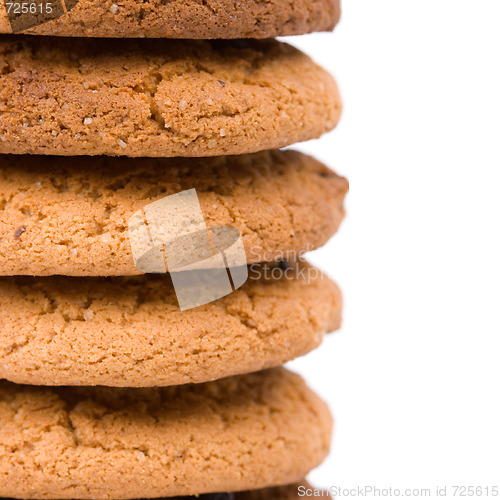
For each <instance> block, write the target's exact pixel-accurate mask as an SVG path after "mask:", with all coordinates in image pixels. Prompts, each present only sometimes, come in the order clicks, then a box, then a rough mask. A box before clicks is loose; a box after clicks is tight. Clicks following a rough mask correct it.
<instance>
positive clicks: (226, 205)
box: [0, 151, 348, 276]
mask: <svg viewBox="0 0 500 500" xmlns="http://www.w3.org/2000/svg"><path fill="white" fill-rule="evenodd" d="M192 188H195V189H196V191H197V194H198V198H199V200H200V205H201V208H202V211H203V214H204V216H205V221H206V223H207V225H208V226H209V227H211V226H219V225H229V226H234V227H236V228H237V229H239V230H240V232H241V235H242V240H243V243H244V245H245V249H246V254H247V262H248V263H249V264H251V263H255V262H263V261H271V260H275V259H280V258H284V259H289V258H291V257H293V256H294V255H297V254H298V253H299V252H302V251H305V250H313V249H314V248H317V247H319V246H321V245H322V244H324V243H325V242H326V241H327V240H328V238H329V237H330V236H331V235H332V234H333V233H335V231H336V230H337V228H338V227H339V225H340V222H341V220H342V218H343V216H344V208H343V199H344V196H345V194H346V192H347V189H348V183H347V181H346V180H345V179H344V178H343V177H339V176H338V175H336V174H335V173H333V172H332V171H331V170H329V169H328V168H326V167H325V166H324V165H322V164H321V163H319V162H318V161H316V160H314V159H313V158H311V157H309V156H305V155H302V154H300V153H297V152H295V151H265V152H261V153H257V154H252V155H242V156H231V157H217V158H201V159H194V158H191V159H189V158H185V159H178V158H177V159H149V158H148V159H146V158H140V159H139V158H136V159H133V158H120V159H118V158H109V157H97V158H86V157H79V158H70V159H68V158H61V157H45V156H39V157H21V156H14V155H11V156H0V209H1V211H2V217H0V274H1V275H4V276H6V275H35V276H40V275H54V274H63V275H70V276H128V275H134V274H140V273H139V271H138V270H137V268H136V266H135V264H134V260H133V257H132V251H131V246H130V240H129V233H128V220H129V218H130V217H131V216H132V214H134V213H135V212H136V211H137V210H140V209H142V208H144V206H146V205H147V204H149V203H151V202H153V201H155V200H158V199H160V198H163V197H165V196H168V195H170V194H174V193H177V192H180V191H183V190H187V189H192Z"/></svg>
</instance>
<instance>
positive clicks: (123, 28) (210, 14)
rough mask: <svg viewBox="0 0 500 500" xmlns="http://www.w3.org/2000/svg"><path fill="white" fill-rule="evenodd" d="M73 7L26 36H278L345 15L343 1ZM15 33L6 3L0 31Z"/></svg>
mask: <svg viewBox="0 0 500 500" xmlns="http://www.w3.org/2000/svg"><path fill="white" fill-rule="evenodd" d="M68 4H70V5H68ZM72 4H76V5H75V6H74V7H73V8H72V9H71V10H70V11H69V12H68V13H66V14H64V15H63V16H61V17H59V18H58V19H55V20H53V21H49V22H47V23H45V24H41V25H39V26H36V27H34V28H31V29H28V30H26V31H24V33H29V34H35V35H57V36H78V37H117V38H128V37H148V38H191V39H210V38H274V37H276V36H287V35H301V34H304V33H311V32H313V31H329V30H332V29H333V27H334V26H335V25H336V24H337V22H338V20H339V17H340V0H278V1H273V2H262V1H259V0H210V1H203V0H172V1H169V2H162V1H160V0H145V1H144V2H135V1H134V0H120V1H116V0H80V1H77V0H76V1H75V0H73V1H69V2H68V1H66V7H70V6H71V5H72ZM39 17H40V16H39ZM42 21H44V19H43V18H40V20H39V22H42ZM11 32H12V28H11V25H10V23H9V20H8V17H7V11H6V8H5V5H4V3H3V2H2V3H0V33H11Z"/></svg>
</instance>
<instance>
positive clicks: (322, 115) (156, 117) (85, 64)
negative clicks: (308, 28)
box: [0, 36, 341, 157]
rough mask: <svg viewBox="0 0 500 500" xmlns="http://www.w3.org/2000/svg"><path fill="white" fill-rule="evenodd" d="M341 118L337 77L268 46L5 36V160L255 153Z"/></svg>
mask: <svg viewBox="0 0 500 500" xmlns="http://www.w3.org/2000/svg"><path fill="white" fill-rule="evenodd" d="M340 111H341V103H340V99H339V94H338V90H337V87H336V84H335V81H334V80H333V78H332V77H331V76H330V75H329V74H328V73H327V72H326V71H324V70H323V69H321V68H320V67H319V66H317V65H316V64H315V63H313V62H312V60H311V59H310V58H309V57H307V56H306V55H304V54H303V53H301V52H299V51H298V50H297V49H295V48H293V47H291V46H289V45H286V44H284V43H280V42H277V41H275V40H263V41H212V42H210V41H176V40H106V39H105V40H103V39H88V40H85V39H65V40H64V41H61V39H58V38H38V37H36V38H35V37H24V38H19V37H18V38H14V37H11V36H4V37H3V38H0V153H15V154H26V153H33V154H50V155H100V154H103V155H111V156H117V155H121V156H134V157H136V156H148V157H174V156H196V157H199V156H215V155H231V154H242V153H251V152H256V151H261V150H264V149H272V148H280V147H283V146H287V145H289V144H293V143H295V142H299V141H305V140H308V139H313V138H316V137H319V136H320V135H321V134H323V133H324V132H327V131H328V130H331V129H332V128H333V127H334V126H335V125H336V123H337V121H338V119H339V115H340Z"/></svg>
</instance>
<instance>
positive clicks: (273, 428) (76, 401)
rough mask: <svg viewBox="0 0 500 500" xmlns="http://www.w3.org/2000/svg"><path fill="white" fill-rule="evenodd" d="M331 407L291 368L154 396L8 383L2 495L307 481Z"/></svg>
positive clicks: (0, 410)
mask: <svg viewBox="0 0 500 500" xmlns="http://www.w3.org/2000/svg"><path fill="white" fill-rule="evenodd" d="M331 427H332V420H331V416H330V413H329V411H328V408H327V406H326V404H325V403H324V402H323V401H321V400H320V399H319V398H318V397H317V396H316V395H315V394H314V393H313V392H312V391H311V390H310V389H309V388H308V387H307V386H306V385H305V383H304V381H303V380H302V379H301V378H300V377H299V376H298V375H295V374H293V373H290V372H288V371H287V370H285V369H283V368H277V369H271V370H268V371H263V372H259V373H256V374H251V375H244V376H239V377H232V378H226V379H223V380H220V381H217V382H210V383H206V384H193V385H187V386H179V387H169V388H163V389H160V388H154V389H111V388H88V387H87V388H50V389H49V388H41V387H33V386H18V385H15V384H11V383H10V382H0V477H1V478H2V481H0V496H2V497H14V498H15V497H17V498H26V499H30V498H33V499H37V498H39V499H59V498H60V499H67V498H74V499H127V498H154V497H169V496H179V495H195V494H201V493H210V492H217V491H243V490H248V489H249V488H265V487H269V486H279V485H286V484H290V483H294V482H296V481H300V480H301V479H302V478H303V477H304V476H305V475H306V474H307V473H308V472H309V471H310V470H311V469H312V468H314V467H315V466H317V465H319V463H320V462H321V461H322V460H323V459H324V458H325V456H326V455H327V453H328V449H329V443H330V435H331Z"/></svg>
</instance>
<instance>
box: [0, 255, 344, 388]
mask: <svg viewBox="0 0 500 500" xmlns="http://www.w3.org/2000/svg"><path fill="white" fill-rule="evenodd" d="M276 271H277V272H276ZM285 271H286V273H285ZM249 276H250V278H249V280H248V281H247V282H246V283H245V284H244V285H243V287H242V288H240V289H238V290H236V291H234V292H233V293H231V294H229V295H227V296H226V297H223V298H221V299H219V300H217V301H215V302H211V303H209V304H206V305H204V306H199V307H196V308H194V309H190V310H188V311H180V310H179V308H178V306H177V299H176V296H175V292H174V289H173V287H172V284H171V281H170V279H169V278H168V275H148V276H139V277H130V278H121V277H120V278H67V277H46V278H30V277H14V278H0V324H1V325H2V329H1V333H0V379H1V378H4V379H7V380H10V381H12V382H17V383H24V384H35V385H103V386H119V387H150V386H166V385H179V384H185V383H189V382H206V381H211V380H215V379H219V378H222V377H226V376H229V375H238V374H242V373H249V372H254V371H258V370H262V369H264V368H270V367H273V366H279V365H282V364H284V363H286V362H287V361H290V360H292V359H294V358H296V357H298V356H301V355H303V354H306V353H307V352H309V351H311V350H312V349H314V348H316V347H317V346H318V345H319V344H320V343H321V341H322V339H323V334H324V333H327V332H330V331H332V330H336V329H337V328H339V326H340V321H341V307H342V297H341V293H340V291H339V289H338V287H337V286H336V285H335V284H334V283H333V282H332V281H330V280H329V279H328V278H327V277H326V276H324V275H322V274H321V273H320V272H319V271H318V270H317V269H315V268H314V267H312V266H309V265H308V264H307V263H305V262H295V263H293V264H290V266H289V267H288V268H286V269H285V268H284V267H283V266H280V267H274V268H273V267H272V265H271V264H266V265H253V266H252V268H251V269H250V274H249Z"/></svg>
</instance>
